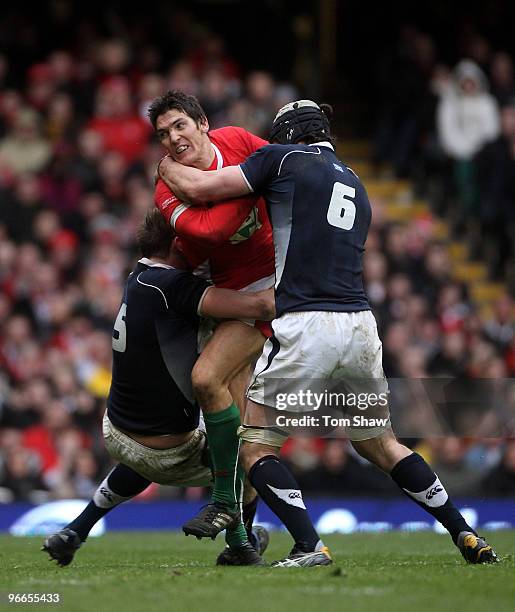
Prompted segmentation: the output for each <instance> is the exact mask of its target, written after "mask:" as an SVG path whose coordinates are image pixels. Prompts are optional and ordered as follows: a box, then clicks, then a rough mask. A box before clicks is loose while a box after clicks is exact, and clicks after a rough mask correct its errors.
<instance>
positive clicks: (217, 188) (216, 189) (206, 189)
mask: <svg viewBox="0 0 515 612" xmlns="http://www.w3.org/2000/svg"><path fill="white" fill-rule="evenodd" d="M158 173H159V176H160V177H161V178H162V179H163V180H164V182H165V183H166V184H167V185H168V187H170V189H171V190H172V191H173V192H174V193H175V194H177V196H178V197H179V198H181V199H182V200H184V201H187V202H190V203H192V204H201V203H203V202H210V201H216V200H225V199H227V198H235V197H237V196H242V195H248V194H249V193H250V192H251V191H252V189H251V188H250V186H249V185H248V183H247V181H246V180H245V178H244V176H243V174H242V173H241V170H240V168H239V166H227V167H226V168H221V169H220V170H212V171H204V170H199V169H198V168H190V167H189V166H183V165H182V164H179V163H177V162H175V161H173V159H172V158H171V157H165V158H163V159H162V160H161V161H160V162H159V166H158Z"/></svg>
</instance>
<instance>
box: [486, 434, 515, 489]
mask: <svg viewBox="0 0 515 612" xmlns="http://www.w3.org/2000/svg"><path fill="white" fill-rule="evenodd" d="M483 490H484V492H485V494H487V495H494V496H502V497H511V496H513V492H514V491H515V440H508V441H507V443H506V447H505V449H504V454H503V457H502V459H501V461H500V463H499V465H498V466H497V467H495V468H494V469H493V470H492V471H491V472H490V473H489V474H487V475H486V476H485V478H484V480H483Z"/></svg>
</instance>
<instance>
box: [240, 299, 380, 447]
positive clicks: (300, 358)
mask: <svg viewBox="0 0 515 612" xmlns="http://www.w3.org/2000/svg"><path fill="white" fill-rule="evenodd" d="M272 329H273V336H272V337H271V338H269V339H268V340H267V341H266V343H265V345H264V347H263V352H262V354H261V357H260V358H259V359H258V361H257V363H256V366H255V368H254V373H253V375H252V378H251V384H250V386H249V388H248V391H247V397H248V398H249V399H251V400H252V401H253V402H255V403H257V404H262V405H265V406H268V407H270V408H274V409H276V410H277V403H276V399H275V397H276V396H275V394H276V393H277V391H281V392H284V393H298V391H299V389H306V388H309V381H310V379H314V380H316V382H317V383H320V382H323V381H324V380H328V381H331V382H334V383H335V384H336V388H338V389H339V388H340V385H339V383H338V381H341V388H342V389H343V388H344V389H345V393H346V394H347V395H348V394H352V393H354V394H356V395H357V394H358V393H363V392H367V393H369V394H371V393H373V394H376V395H379V394H383V396H384V397H387V394H388V383H387V381H386V378H385V376H384V372H383V365H382V344H381V340H380V339H379V335H378V332H377V324H376V320H375V317H374V315H373V314H372V312H371V311H370V310H364V311H361V312H324V311H309V312H292V313H286V314H284V315H283V316H281V317H280V318H279V319H275V320H274V321H272ZM267 381H268V383H267ZM270 390H272V392H271V393H270ZM288 410H291V409H290V408H289V407H288ZM311 410H312V409H311V408H309V407H302V406H297V407H296V408H295V409H293V411H296V412H310V411H311ZM345 410H346V415H348V416H349V418H351V419H352V417H353V416H354V415H357V416H360V415H362V416H365V417H371V416H373V417H374V418H384V419H387V420H388V422H387V424H386V425H385V426H377V427H376V426H373V427H358V426H352V427H347V428H346V431H347V435H348V437H349V438H350V439H352V440H366V439H370V438H374V437H377V436H378V435H380V434H381V433H383V432H384V431H385V430H386V429H387V428H388V427H390V421H389V409H388V405H387V403H386V405H383V406H375V407H374V408H373V409H367V411H366V412H364V413H363V412H361V411H360V410H358V409H357V408H355V409H354V410H353V409H352V408H351V409H349V408H348V407H346V409H345ZM249 425H251V424H250V423H249Z"/></svg>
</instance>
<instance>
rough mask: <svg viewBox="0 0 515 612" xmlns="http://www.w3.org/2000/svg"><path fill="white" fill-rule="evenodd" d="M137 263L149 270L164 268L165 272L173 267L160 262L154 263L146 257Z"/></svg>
mask: <svg viewBox="0 0 515 612" xmlns="http://www.w3.org/2000/svg"><path fill="white" fill-rule="evenodd" d="M138 263H141V264H143V265H144V266H148V267H149V268H165V269H166V270H171V269H172V268H173V266H169V265H168V264H164V263H161V262H160V261H154V260H153V259H149V258H148V257H142V258H141V259H139V260H138Z"/></svg>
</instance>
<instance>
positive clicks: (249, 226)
mask: <svg viewBox="0 0 515 612" xmlns="http://www.w3.org/2000/svg"><path fill="white" fill-rule="evenodd" d="M261 227H262V225H261V222H260V221H259V213H258V209H257V207H256V206H254V208H253V209H252V210H251V211H250V214H249V216H248V217H247V218H246V219H245V221H244V222H243V223H242V224H241V225H240V227H239V228H238V229H237V230H236V233H234V234H233V235H232V236H231V237H230V238H229V242H230V243H231V244H238V243H240V242H245V240H248V239H249V238H250V237H251V236H252V235H253V234H254V232H255V231H256V230H258V229H260V228H261Z"/></svg>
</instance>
